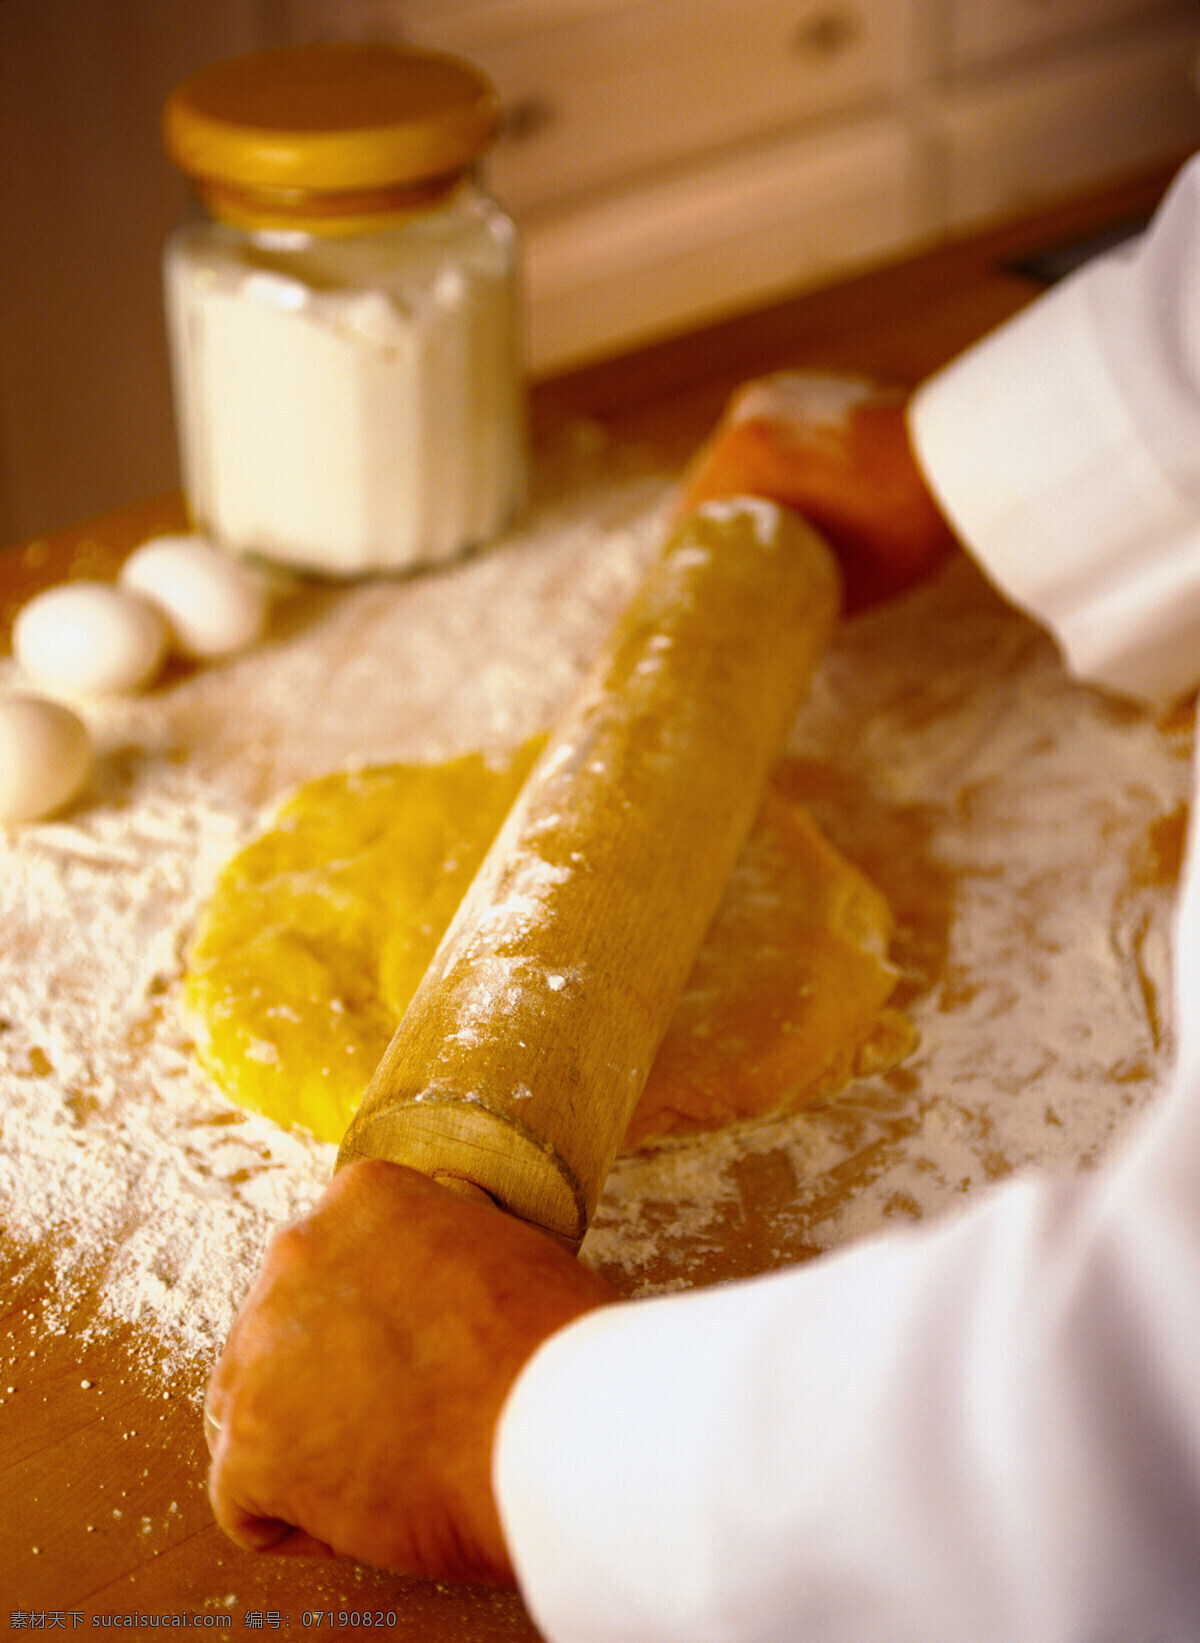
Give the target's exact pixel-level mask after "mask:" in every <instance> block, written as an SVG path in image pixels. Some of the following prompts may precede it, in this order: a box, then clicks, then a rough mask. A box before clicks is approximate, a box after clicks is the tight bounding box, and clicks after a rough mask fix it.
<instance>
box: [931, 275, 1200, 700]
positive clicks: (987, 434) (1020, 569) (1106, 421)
mask: <svg viewBox="0 0 1200 1643" xmlns="http://www.w3.org/2000/svg"><path fill="white" fill-rule="evenodd" d="M1110 272H1111V269H1109V270H1104V269H1099V268H1093V269H1087V270H1084V272H1083V275H1082V276H1077V277H1076V278H1074V279H1072V280H1068V281H1066V282H1064V283H1063V284H1062V285H1061V286H1059V287H1057V288H1056V289H1055V290H1054V291H1052V292H1050V293H1049V294H1048V295H1046V296H1045V297H1043V298H1042V299H1041V300H1040V301H1038V302H1036V303H1035V304H1034V305H1033V306H1032V307H1031V308H1029V309H1027V310H1026V311H1025V312H1024V313H1023V314H1022V315H1020V316H1019V317H1018V318H1017V319H1016V320H1015V321H1013V322H1011V323H1010V324H1009V325H1007V326H1005V327H1004V328H1003V329H1002V330H1000V331H999V332H997V333H996V334H995V335H994V336H992V337H990V338H988V339H986V340H985V341H984V342H983V343H981V344H979V345H978V346H977V347H975V348H973V349H972V350H971V351H970V352H969V353H968V354H966V355H965V356H964V357H963V358H962V359H960V360H959V361H957V362H955V363H954V364H952V365H950V366H948V367H947V368H946V369H945V370H944V371H942V372H940V373H938V374H937V375H936V376H934V377H933V378H931V379H930V381H929V382H927V383H926V384H925V385H924V386H923V387H922V388H920V389H919V390H918V391H917V393H916V395H915V396H914V400H913V403H912V407H911V411H910V426H911V432H912V436H913V443H914V446H915V448H916V451H917V455H918V459H919V461H920V462H921V464H922V467H923V469H924V472H925V476H926V479H927V481H928V483H929V485H930V487H931V489H932V490H933V492H934V494H935V495H936V496H937V498H938V501H939V503H940V505H941V507H942V510H943V512H944V513H945V514H946V517H947V518H948V519H949V520H950V522H951V524H952V525H953V526H954V527H955V529H956V531H957V532H958V534H959V535H960V537H961V539H962V540H963V542H964V543H965V544H966V545H967V547H968V548H970V549H971V551H972V552H973V553H974V554H975V555H976V557H977V558H978V559H979V561H980V563H981V565H982V567H983V569H984V570H985V571H986V572H987V573H988V575H989V576H990V577H991V578H992V580H993V581H994V582H995V583H996V585H997V586H998V587H999V588H1000V590H1001V591H1002V592H1003V593H1004V594H1005V595H1006V596H1007V597H1008V598H1009V599H1010V600H1011V601H1012V602H1013V603H1014V604H1016V605H1018V606H1020V607H1021V608H1022V609H1024V610H1026V611H1028V612H1029V613H1030V614H1031V615H1032V616H1034V617H1035V618H1036V619H1037V620H1038V621H1040V622H1042V623H1043V624H1044V625H1045V626H1047V627H1048V628H1049V629H1050V630H1051V631H1052V632H1053V633H1054V635H1055V637H1056V638H1057V639H1058V641H1059V643H1060V645H1061V647H1062V650H1063V653H1064V655H1065V658H1066V661H1067V665H1068V666H1069V667H1070V669H1071V671H1072V672H1073V673H1075V674H1076V675H1078V676H1079V677H1081V678H1083V679H1086V680H1089V681H1090V682H1092V683H1094V684H1098V685H1102V686H1104V687H1106V688H1108V689H1111V690H1114V691H1116V692H1118V693H1120V694H1123V695H1127V696H1133V697H1137V698H1140V699H1142V700H1145V701H1156V700H1164V699H1171V698H1173V697H1176V696H1179V695H1182V694H1183V693H1184V692H1186V691H1188V690H1190V689H1192V688H1193V687H1194V686H1195V684H1196V683H1197V680H1198V679H1200V519H1198V517H1197V512H1196V509H1195V507H1194V505H1193V504H1192V503H1191V501H1190V500H1189V499H1188V498H1187V497H1185V495H1184V494H1183V492H1182V491H1181V490H1180V488H1179V487H1178V486H1177V485H1176V483H1175V482H1174V480H1173V479H1172V478H1171V477H1170V475H1169V474H1168V472H1167V471H1166V468H1165V467H1164V466H1163V465H1162V463H1161V462H1160V461H1158V460H1156V456H1155V453H1154V452H1153V451H1152V450H1151V449H1150V448H1149V446H1148V444H1147V443H1146V441H1145V439H1144V437H1143V431H1142V427H1141V426H1140V425H1139V423H1135V421H1134V419H1133V415H1132V414H1131V408H1130V407H1129V406H1128V404H1127V402H1126V399H1125V398H1124V397H1123V395H1122V393H1121V392H1120V391H1119V389H1118V386H1117V383H1116V381H1115V380H1114V377H1113V375H1112V374H1111V372H1110V370H1109V367H1108V365H1107V363H1106V357H1105V349H1104V347H1103V345H1102V342H1101V340H1100V338H1099V337H1098V335H1097V328H1096V315H1095V311H1094V302H1093V294H1092V289H1091V287H1092V282H1093V281H1095V280H1096V278H1097V276H1099V277H1100V278H1104V277H1105V276H1106V275H1107V274H1108V273H1110Z"/></svg>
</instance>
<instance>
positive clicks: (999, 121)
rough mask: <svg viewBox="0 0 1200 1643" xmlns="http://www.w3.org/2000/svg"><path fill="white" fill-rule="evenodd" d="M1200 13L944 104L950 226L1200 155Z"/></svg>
mask: <svg viewBox="0 0 1200 1643" xmlns="http://www.w3.org/2000/svg"><path fill="white" fill-rule="evenodd" d="M1197 49H1200V17H1196V20H1195V21H1194V22H1192V23H1190V24H1189V25H1187V26H1186V27H1183V28H1171V29H1167V30H1163V31H1160V32H1158V33H1156V34H1155V35H1153V36H1151V37H1150V38H1149V39H1141V40H1136V41H1129V42H1123V43H1121V44H1119V45H1117V44H1114V45H1111V46H1108V47H1106V48H1104V49H1103V50H1095V51H1092V52H1089V53H1087V54H1084V55H1079V56H1076V57H1072V58H1070V59H1068V60H1066V61H1065V62H1061V63H1059V62H1057V61H1056V62H1055V63H1054V64H1052V65H1051V66H1049V67H1038V68H1036V69H1035V68H1032V67H1031V68H1030V69H1029V70H1028V71H1027V72H1026V73H1024V74H1022V75H1021V76H1020V78H1018V77H1016V76H1013V77H1012V78H1011V79H1010V80H1004V81H999V82H996V83H994V84H992V85H990V86H987V87H984V88H981V89H979V90H976V91H972V92H970V93H967V92H964V93H962V94H960V95H956V96H952V97H950V98H948V99H946V100H945V101H944V102H943V103H942V105H941V107H940V110H939V114H938V119H937V124H938V126H939V128H940V130H941V134H942V137H943V140H944V144H945V150H944V157H945V166H946V177H945V180H946V196H947V221H948V226H950V227H952V228H956V229H961V228H964V227H971V226H974V225H977V224H979V223H982V222H986V221H992V220H997V219H1000V218H1002V217H1005V216H1013V215H1016V214H1018V213H1020V212H1023V211H1027V210H1030V209H1032V208H1036V207H1038V206H1040V205H1042V204H1044V203H1046V202H1048V201H1052V200H1053V199H1055V198H1057V197H1060V196H1064V195H1066V194H1069V193H1070V192H1071V191H1072V190H1078V189H1080V188H1086V187H1091V186H1096V185H1099V184H1101V183H1103V182H1105V181H1107V180H1109V179H1114V178H1117V177H1120V176H1121V175H1122V174H1125V173H1130V172H1133V171H1136V170H1137V169H1138V168H1139V167H1142V166H1147V165H1151V164H1154V163H1156V162H1159V161H1163V160H1169V159H1171V158H1173V157H1174V156H1176V155H1182V154H1183V153H1185V152H1187V151H1189V150H1191V149H1195V148H1200V97H1198V96H1197V93H1196V88H1195V84H1194V82H1193V78H1192V67H1193V61H1194V58H1195V55H1196V52H1197Z"/></svg>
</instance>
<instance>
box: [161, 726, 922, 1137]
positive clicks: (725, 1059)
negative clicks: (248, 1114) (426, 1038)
mask: <svg viewBox="0 0 1200 1643" xmlns="http://www.w3.org/2000/svg"><path fill="white" fill-rule="evenodd" d="M539 747H540V738H539V739H535V740H533V741H530V742H528V743H526V744H525V745H524V746H523V747H521V748H520V749H519V750H518V751H517V752H516V753H515V754H514V755H513V756H512V758H511V759H510V760H509V761H508V762H507V763H504V764H502V765H494V764H489V763H488V762H487V761H486V760H485V759H484V758H483V757H482V756H481V755H478V754H468V755H466V756H464V757H462V758H458V759H452V760H449V761H446V762H445V763H441V764H428V765H413V764H406V765H388V766H382V767H379V768H376V769H369V770H363V771H350V772H343V773H337V774H334V775H330V776H325V777H322V778H320V779H318V780H316V781H313V782H309V783H308V784H306V785H305V786H304V787H302V788H301V789H300V790H299V791H298V792H297V793H296V794H295V795H294V797H293V798H292V799H291V800H290V801H289V802H288V803H287V804H286V805H285V806H284V808H283V809H282V810H281V811H280V813H279V815H278V816H277V818H276V820H275V822H274V825H273V826H271V827H270V828H269V829H268V830H267V831H266V832H264V833H263V834H262V835H261V836H260V837H259V838H257V839H256V840H254V841H253V842H252V843H251V844H250V845H249V846H247V848H246V849H244V850H243V851H242V852H241V853H240V854H239V855H237V856H236V857H235V858H234V859H233V860H232V861H231V862H230V863H229V864H228V866H227V867H226V869H225V871H224V873H223V874H222V876H221V878H220V880H219V881H218V883H217V885H216V888H215V890H214V893H213V895H212V898H211V900H210V902H209V904H208V907H207V909H206V910H205V913H204V915H203V917H202V920H201V922H200V925H199V927H198V929H197V931H196V935H195V937H194V940H193V942H192V945H191V950H190V953H189V957H188V967H187V974H186V977H185V984H184V987H185V1002H186V1007H187V1009H188V1013H189V1016H190V1018H191V1022H192V1025H193V1030H194V1033H195V1038H196V1045H197V1052H198V1054H199V1057H200V1059H201V1061H202V1063H203V1064H204V1066H205V1067H206V1068H207V1069H208V1071H209V1072H210V1073H211V1075H212V1076H213V1078H214V1079H215V1080H216V1081H217V1083H218V1084H219V1085H220V1086H221V1088H222V1089H223V1090H224V1091H225V1092H226V1094H227V1095H228V1096H229V1097H230V1098H231V1099H232V1100H233V1101H235V1102H236V1103H238V1104H239V1105H241V1106H244V1107H248V1108H251V1109H253V1110H254V1111H257V1112H261V1113H265V1114H266V1115H267V1116H269V1117H271V1118H273V1119H275V1120H276V1121H277V1122H279V1123H281V1124H284V1125H286V1126H289V1127H297V1128H301V1129H304V1130H307V1131H309V1132H311V1133H312V1134H313V1135H315V1136H317V1137H318V1138H320V1139H322V1140H327V1141H334V1142H337V1141H340V1140H341V1137H342V1135H343V1133H344V1131H345V1129H346V1126H347V1124H348V1122H349V1120H350V1117H351V1115H352V1113H353V1112H354V1109H355V1107H356V1106H357V1105H358V1102H359V1101H360V1099H361V1097H362V1092H363V1089H364V1088H365V1086H366V1083H367V1080H368V1078H369V1077H370V1075H371V1073H372V1072H373V1070H374V1068H375V1065H376V1063H377V1062H378V1061H379V1059H380V1057H381V1056H382V1054H383V1051H384V1049H385V1047H386V1045H387V1043H388V1040H389V1039H390V1038H391V1036H392V1033H393V1032H394V1030H395V1028H396V1025H397V1023H398V1022H399V1020H400V1017H401V1015H402V1014H403V1012H404V1009H405V1007H406V1005H407V1003H408V1001H409V999H410V998H411V997H412V994H413V993H414V991H415V990H416V987H417V983H418V982H419V981H420V979H421V976H422V975H423V974H424V972H425V969H426V968H427V966H428V964H429V960H430V959H431V958H432V956H433V952H434V949H435V948H436V946H437V943H438V941H439V940H440V938H441V935H442V932H443V931H444V929H445V928H446V925H447V924H448V923H449V921H450V918H451V917H452V915H453V913H454V910H455V908H456V907H457V905H458V903H459V901H460V900H461V898H462V895H463V893H464V891H465V890H466V888H467V885H468V884H469V883H470V881H471V878H472V877H473V876H474V873H475V870H476V868H477V867H478V865H479V863H480V862H481V861H482V860H483V857H484V855H485V854H486V852H487V849H488V846H489V845H490V844H491V841H492V838H493V837H494V835H495V833H496V832H497V830H498V829H499V826H500V823H501V822H502V820H503V819H504V816H505V815H506V814H507V812H508V810H509V808H510V807H511V805H512V802H513V800H514V799H515V798H516V795H517V793H518V791H519V790H520V787H521V784H522V783H523V781H524V779H525V776H526V774H527V773H528V771H529V769H530V768H531V766H532V764H533V761H534V759H535V757H536V755H537V752H538V749H539ZM891 927H892V925H891V915H890V911H889V909H888V906H887V903H886V901H885V899H884V897H883V896H882V895H881V894H880V893H879V891H878V890H876V889H875V887H874V886H873V885H872V884H870V883H869V882H868V881H867V880H866V879H865V878H864V877H863V875H862V874H861V873H860V872H859V871H858V870H857V869H856V868H855V867H853V866H852V865H851V864H850V863H849V862H848V861H846V860H845V858H844V857H843V856H841V855H840V854H839V852H838V851H836V850H835V849H834V848H833V846H832V845H830V844H829V843H828V841H827V840H826V839H825V838H824V837H823V836H822V835H821V833H820V832H819V831H818V830H817V828H816V826H815V824H814V823H813V821H812V820H811V818H810V817H809V815H808V813H807V811H806V810H805V809H804V807H803V806H802V805H799V804H797V803H795V802H794V801H793V800H791V799H789V798H787V797H785V796H784V794H783V793H782V792H781V791H779V789H778V788H776V787H774V786H773V787H771V788H770V789H769V790H768V792H767V795H766V798H765V802H764V804H763V807H762V810H761V812H760V814H759V818H758V821H757V823H756V825H755V828H754V831H753V833H752V835H751V837H750V839H749V841H748V842H747V845H746V848H745V850H744V851H743V853H742V857H741V859H740V861H739V863H738V866H737V868H736V869H735V871H734V874H733V876H732V878H731V880H730V882H729V885H728V886H727V889H726V892H725V896H724V899H723V901H722V903H721V906H720V908H719V910H718V912H717V916H716V918H715V920H714V922H713V925H712V928H711V929H710V931H709V934H708V936H707V938H706V940H705V943H704V945H703V947H702V949H701V951H700V953H699V955H698V957H697V960H696V964H695V966H694V968H693V971H692V974H691V977H690V979H689V982H688V985H687V988H686V990H685V993H684V996H683V998H682V999H681V1000H680V1003H679V1007H678V1009H677V1011H676V1014H675V1017H674V1020H673V1022H672V1024H671V1027H670V1029H669V1031H668V1034H667V1037H666V1039H665V1040H664V1042H663V1044H662V1047H661V1049H660V1051H659V1054H658V1057H657V1059H656V1061H655V1064H654V1067H653V1069H652V1071H651V1074H650V1077H649V1079H648V1081H647V1084H646V1089H645V1092H644V1094H643V1096H642V1099H641V1102H640V1104H639V1106H638V1109H637V1111H636V1113H635V1114H634V1118H633V1121H632V1123H631V1125H630V1128H629V1132H628V1134H627V1136H626V1138H625V1147H626V1148H627V1149H629V1148H636V1147H639V1146H644V1145H646V1144H647V1143H649V1142H651V1141H654V1140H656V1139H658V1138H659V1137H661V1136H663V1135H666V1134H670V1133H677V1132H685V1131H688V1130H697V1129H709V1128H713V1127H715V1126H717V1125H720V1124H725V1123H728V1122H732V1121H735V1120H737V1119H742V1118H749V1117H756V1116H760V1115H762V1114H764V1113H769V1112H774V1111H778V1110H782V1109H788V1108H793V1107H798V1106H802V1105H804V1104H805V1103H806V1102H810V1101H812V1100H814V1099H816V1098H818V1097H821V1096H827V1095H829V1094H831V1093H832V1092H833V1091H835V1090H836V1089H837V1088H839V1087H840V1086H841V1085H842V1084H844V1083H845V1082H846V1081H847V1079H849V1078H850V1077H852V1076H853V1075H854V1074H855V1073H856V1072H857V1071H859V1070H862V1069H864V1068H866V1067H877V1066H879V1065H882V1064H886V1063H887V1062H889V1061H892V1060H896V1059H898V1058H899V1057H900V1056H901V1055H903V1054H905V1053H906V1052H907V1050H908V1049H909V1048H910V1047H911V1033H910V1031H909V1029H908V1025H907V1023H906V1022H905V1020H904V1018H903V1017H902V1016H900V1015H898V1014H897V1012H895V1011H893V1010H890V1009H888V1008H887V1000H888V998H889V997H890V995H891V993H892V990H893V988H894V986H895V982H896V978H897V977H896V971H895V968H894V967H893V966H892V964H891V963H890V962H889V960H888V956H887V949H888V941H889V938H890V934H891Z"/></svg>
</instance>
